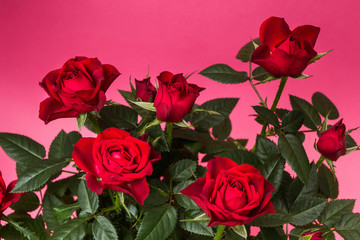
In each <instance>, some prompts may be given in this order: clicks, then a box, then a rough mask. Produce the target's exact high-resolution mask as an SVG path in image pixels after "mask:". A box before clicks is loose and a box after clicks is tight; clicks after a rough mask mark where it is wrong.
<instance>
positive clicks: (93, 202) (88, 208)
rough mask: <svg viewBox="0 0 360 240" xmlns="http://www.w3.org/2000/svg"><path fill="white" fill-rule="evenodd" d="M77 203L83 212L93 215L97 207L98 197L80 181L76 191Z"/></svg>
mask: <svg viewBox="0 0 360 240" xmlns="http://www.w3.org/2000/svg"><path fill="white" fill-rule="evenodd" d="M78 202H79V204H80V207H81V209H82V210H83V211H85V212H88V213H92V214H94V213H95V212H96V210H97V209H98V207H99V197H98V195H97V193H94V192H92V191H91V190H90V189H89V188H88V187H87V186H86V183H85V181H81V182H80V184H79V189H78Z"/></svg>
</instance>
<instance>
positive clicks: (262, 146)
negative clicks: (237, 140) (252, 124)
mask: <svg viewBox="0 0 360 240" xmlns="http://www.w3.org/2000/svg"><path fill="white" fill-rule="evenodd" d="M256 155H257V156H258V157H259V158H260V159H262V160H264V161H268V160H271V159H274V158H277V156H279V155H280V152H279V149H278V147H277V146H276V144H275V143H274V142H273V141H271V140H270V139H268V138H266V137H264V136H261V135H257V137H256Z"/></svg>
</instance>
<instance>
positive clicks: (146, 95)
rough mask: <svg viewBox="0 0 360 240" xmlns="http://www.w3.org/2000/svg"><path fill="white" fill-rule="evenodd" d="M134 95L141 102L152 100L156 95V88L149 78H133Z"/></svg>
mask: <svg viewBox="0 0 360 240" xmlns="http://www.w3.org/2000/svg"><path fill="white" fill-rule="evenodd" d="M135 88H136V97H137V98H140V99H141V101H143V102H148V101H149V100H150V101H151V102H153V101H154V99H155V96H156V88H155V87H154V85H152V84H151V82H150V78H146V79H144V80H142V81H139V80H136V79H135Z"/></svg>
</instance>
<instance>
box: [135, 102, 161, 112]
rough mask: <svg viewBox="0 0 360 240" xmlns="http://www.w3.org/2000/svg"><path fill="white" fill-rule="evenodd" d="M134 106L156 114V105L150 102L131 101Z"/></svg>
mask: <svg viewBox="0 0 360 240" xmlns="http://www.w3.org/2000/svg"><path fill="white" fill-rule="evenodd" d="M131 102H132V103H133V104H135V105H137V106H139V107H141V108H143V109H146V110H148V111H151V112H156V108H155V107H154V103H150V102H135V101H131Z"/></svg>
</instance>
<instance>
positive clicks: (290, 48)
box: [251, 17, 320, 78]
mask: <svg viewBox="0 0 360 240" xmlns="http://www.w3.org/2000/svg"><path fill="white" fill-rule="evenodd" d="M319 32H320V28H318V27H314V26H311V25H304V26H299V27H297V28H295V29H294V30H293V31H291V30H290V29H289V26H288V24H287V23H286V22H285V20H284V19H283V18H278V17H270V18H268V19H267V20H265V21H264V22H263V23H262V24H261V27H260V34H259V35H260V36H259V37H260V41H261V45H260V46H259V47H258V48H256V49H255V51H254V52H253V54H252V56H251V61H252V62H253V63H256V64H258V65H260V66H261V67H263V68H264V69H265V70H266V71H268V72H269V73H270V74H271V75H273V76H274V77H281V76H290V77H293V78H296V77H298V76H300V74H301V73H302V72H303V71H304V70H305V68H306V67H307V65H308V64H309V62H310V60H311V59H312V58H313V57H315V56H316V55H317V53H316V52H315V50H314V49H313V48H314V46H315V42H316V39H317V37H318V35H319Z"/></svg>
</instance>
